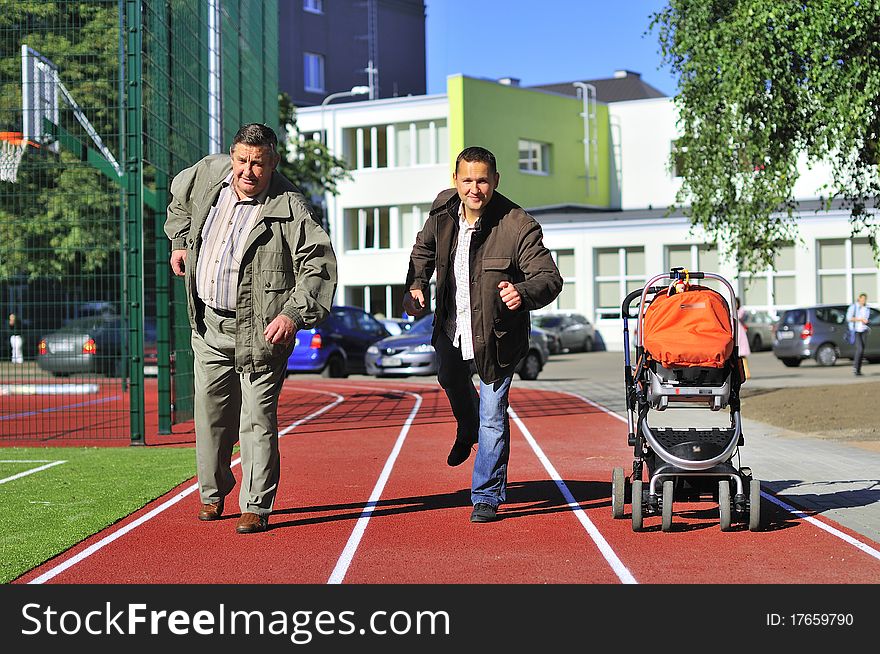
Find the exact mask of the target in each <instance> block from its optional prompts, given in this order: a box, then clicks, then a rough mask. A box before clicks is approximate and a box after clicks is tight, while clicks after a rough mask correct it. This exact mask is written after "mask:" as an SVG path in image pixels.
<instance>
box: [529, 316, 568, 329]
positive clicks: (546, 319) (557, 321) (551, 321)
mask: <svg viewBox="0 0 880 654" xmlns="http://www.w3.org/2000/svg"><path fill="white" fill-rule="evenodd" d="M535 324H537V325H538V327H543V328H544V329H547V328H548V327H549V328H550V329H553V328H554V327H559V326H560V325H562V318H560V317H559V316H535Z"/></svg>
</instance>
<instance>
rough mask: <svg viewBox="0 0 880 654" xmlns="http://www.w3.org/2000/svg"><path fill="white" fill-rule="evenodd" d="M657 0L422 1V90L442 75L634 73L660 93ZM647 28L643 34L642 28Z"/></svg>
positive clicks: (536, 79) (526, 81) (537, 78)
mask: <svg viewBox="0 0 880 654" xmlns="http://www.w3.org/2000/svg"><path fill="white" fill-rule="evenodd" d="M664 6H666V2H665V1H660V0H618V1H617V2H614V1H613V0H612V1H610V0H425V13H426V16H427V19H426V34H425V38H426V41H427V60H428V61H427V75H428V93H429V94H434V93H446V77H447V76H448V75H453V74H456V73H461V74H463V75H467V76H469V77H477V78H489V79H498V78H501V77H515V78H519V79H520V84H521V85H522V86H534V85H536V84H553V83H557V82H570V81H574V80H586V79H603V78H608V77H613V76H614V71H615V70H621V69H624V70H630V71H633V72H636V73H641V75H642V79H643V80H644V81H645V82H647V83H648V84H650V85H651V86H653V87H655V88H657V89H659V90H660V91H662V92H663V93H665V94H667V95H673V94H674V93H675V91H676V80H675V77H674V76H673V75H672V73H671V71H670V69H669V67H668V66H666V65H665V64H663V65H661V56H660V52H659V49H660V48H659V44H658V38H657V31H656V30H651V29H649V28H650V22H651V19H650V16H651V14H652V13H654V12H657V11H660V10H661V9H662V8H663V7H664ZM646 32H647V34H645V33H646Z"/></svg>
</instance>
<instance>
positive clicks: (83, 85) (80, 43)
mask: <svg viewBox="0 0 880 654" xmlns="http://www.w3.org/2000/svg"><path fill="white" fill-rule="evenodd" d="M22 43H25V44H27V45H28V46H30V47H31V48H34V49H35V50H37V51H38V52H40V53H41V54H42V55H43V56H45V57H48V58H49V59H51V60H52V61H53V62H54V63H55V64H56V65H57V66H58V67H59V70H61V71H62V75H63V82H64V84H65V85H66V86H67V88H68V89H70V91H71V93H73V94H74V96H75V99H76V101H77V102H78V103H79V104H80V106H81V107H84V108H85V111H87V113H88V117H89V120H90V121H91V123H92V125H93V126H94V128H95V129H96V131H97V132H98V133H99V134H101V135H102V138H103V139H104V141H105V143H106V144H107V146H108V147H109V148H110V149H111V150H112V151H114V152H117V153H118V152H119V150H118V147H119V138H118V135H119V109H118V107H119V100H118V75H119V16H118V13H117V5H116V3H106V2H105V3H86V2H67V3H59V2H38V1H35V0H28V1H24V0H0V131H13V132H20V131H21V129H22V120H21V93H22V81H21V45H22ZM60 111H61V124H63V125H65V126H66V127H67V128H68V129H69V130H71V131H74V130H75V129H77V128H76V127H75V126H76V124H77V123H76V119H75V118H73V116H72V113H71V110H70V107H69V106H68V105H67V104H66V103H62V106H61V108H60ZM80 136H81V138H82V140H83V141H84V142H88V136H87V135H86V134H85V133H84V132H81V133H80ZM118 215H119V188H118V186H116V185H115V184H114V183H113V182H111V181H110V180H107V179H106V178H104V177H103V176H102V175H101V174H100V173H99V172H97V171H96V170H94V169H92V168H89V167H88V166H86V165H85V164H83V163H82V162H80V160H79V158H78V157H77V156H75V155H74V154H72V153H70V152H67V151H65V150H64V149H62V150H61V151H60V152H59V153H58V154H56V153H54V152H51V151H49V150H47V149H46V148H33V147H30V148H28V151H27V152H26V153H25V155H24V159H23V161H22V165H21V168H20V170H19V178H18V181H17V182H16V183H14V184H13V183H11V182H0V279H4V278H11V277H20V276H28V277H31V278H36V277H49V278H55V279H64V278H71V277H75V276H77V275H84V274H93V273H95V272H96V271H104V272H107V268H108V266H110V267H112V266H113V265H116V262H117V260H118V251H119V221H118Z"/></svg>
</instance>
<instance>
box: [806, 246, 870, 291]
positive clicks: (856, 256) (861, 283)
mask: <svg viewBox="0 0 880 654" xmlns="http://www.w3.org/2000/svg"><path fill="white" fill-rule="evenodd" d="M816 256H817V258H818V265H817V268H818V274H819V280H818V281H819V283H818V291H819V292H818V296H819V302H823V303H830V302H837V303H846V304H849V303H850V302H853V301H854V300H855V299H856V298H857V297H858V296H859V293H867V294H868V297H869V298H871V297H876V296H877V292H878V291H877V279H878V275H877V273H878V269H877V264H876V263H875V262H874V255H873V253H872V251H871V243H870V242H869V241H868V239H866V238H857V239H852V238H847V239H842V238H840V239H828V240H822V241H817V242H816Z"/></svg>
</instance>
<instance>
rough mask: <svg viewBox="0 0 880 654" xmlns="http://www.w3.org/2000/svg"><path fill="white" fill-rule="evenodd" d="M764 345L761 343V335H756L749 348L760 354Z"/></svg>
mask: <svg viewBox="0 0 880 654" xmlns="http://www.w3.org/2000/svg"><path fill="white" fill-rule="evenodd" d="M763 345H764V344H763V343H762V342H761V335H760V334H755V337H754V338H753V339H752V343H751V345H749V347H750V348H751V349H752V352H760V351H761V348H762V347H763Z"/></svg>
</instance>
